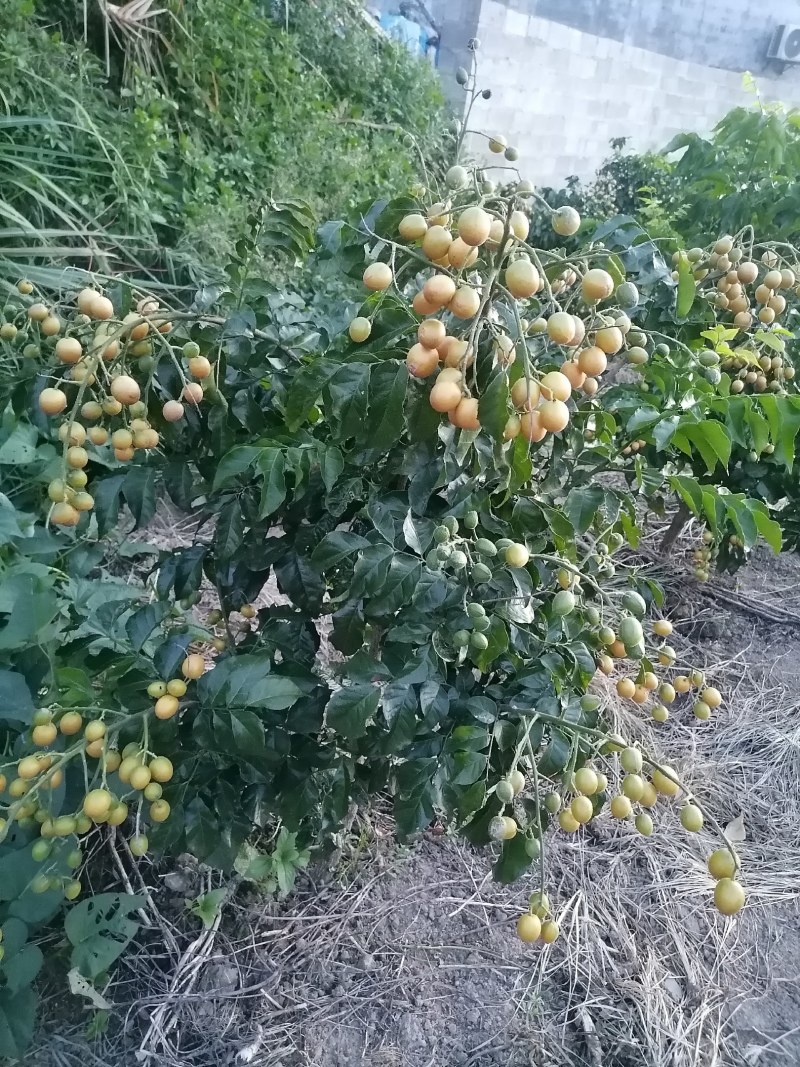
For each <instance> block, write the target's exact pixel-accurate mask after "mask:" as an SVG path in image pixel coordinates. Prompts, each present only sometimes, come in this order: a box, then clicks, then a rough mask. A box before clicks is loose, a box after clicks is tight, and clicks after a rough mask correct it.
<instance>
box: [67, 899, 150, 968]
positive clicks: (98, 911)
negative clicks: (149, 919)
mask: <svg viewBox="0 0 800 1067" xmlns="http://www.w3.org/2000/svg"><path fill="white" fill-rule="evenodd" d="M145 903H146V901H145V899H144V897H140V896H132V895H131V894H129V893H98V894H96V895H95V896H91V897H87V898H86V899H85V900H82V901H80V903H78V904H75V905H74V906H73V907H71V908H70V909H69V911H68V912H67V916H66V918H65V920H64V933H65V934H66V935H67V938H68V940H69V942H70V944H71V945H72V954H71V956H70V959H71V962H72V966H73V967H77V969H78V970H79V971H80V973H81V974H82V975H84V977H85V978H91V979H95V978H98V977H99V976H100V975H101V974H102V973H103V972H104V971H107V970H108V969H109V967H110V966H111V964H112V963H114V961H115V960H116V959H118V957H119V956H120V955H121V954H122V953H123V952H124V950H125V948H126V947H127V946H128V944H129V942H130V941H131V940H132V939H133V937H134V936H135V935H136V931H137V930H138V929H139V924H138V923H137V922H135V921H134V920H133V919H131V918H130V914H131V912H133V911H135V910H136V909H137V908H141V907H143V906H144V904H145Z"/></svg>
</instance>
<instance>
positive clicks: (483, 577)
mask: <svg viewBox="0 0 800 1067" xmlns="http://www.w3.org/2000/svg"><path fill="white" fill-rule="evenodd" d="M470 573H471V575H472V580H473V582H475V583H476V585H482V584H483V583H484V582H488V581H489V580H490V578H491V577H492V572H491V571H490V570H489V568H488V567H487V566H486V564H485V563H476V564H475V566H474V567H473V568H472V571H471V572H470Z"/></svg>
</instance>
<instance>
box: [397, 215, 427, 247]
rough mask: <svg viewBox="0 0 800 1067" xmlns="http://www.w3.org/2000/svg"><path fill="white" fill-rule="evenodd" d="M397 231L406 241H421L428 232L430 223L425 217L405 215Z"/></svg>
mask: <svg viewBox="0 0 800 1067" xmlns="http://www.w3.org/2000/svg"><path fill="white" fill-rule="evenodd" d="M397 229H398V232H399V234H400V236H401V237H402V238H403V240H404V241H419V240H420V239H421V238H422V237H424V236H425V234H426V233H427V231H428V222H427V219H426V218H425V216H424V215H419V214H417V213H414V214H412V215H404V216H403V218H402V219H401V220H400V224H399V226H398V227H397Z"/></svg>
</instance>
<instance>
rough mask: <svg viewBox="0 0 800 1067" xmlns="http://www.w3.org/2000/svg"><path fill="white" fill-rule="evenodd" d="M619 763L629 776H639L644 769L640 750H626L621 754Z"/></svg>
mask: <svg viewBox="0 0 800 1067" xmlns="http://www.w3.org/2000/svg"><path fill="white" fill-rule="evenodd" d="M619 762H620V764H621V765H622V769H623V770H624V771H627V772H628V774H639V773H640V772H641V769H642V754H641V752H640V751H639V749H638V748H624V749H623V750H622V752H620V754H619Z"/></svg>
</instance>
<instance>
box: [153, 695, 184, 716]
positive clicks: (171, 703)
mask: <svg viewBox="0 0 800 1067" xmlns="http://www.w3.org/2000/svg"><path fill="white" fill-rule="evenodd" d="M179 706H180V705H179V704H178V698H177V697H174V696H170V695H167V696H163V697H159V698H158V700H157V701H156V704H155V708H154V711H155V716H156V718H157V719H171V718H172V716H173V715H175V713H176V712H177V710H178V707H179Z"/></svg>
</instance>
